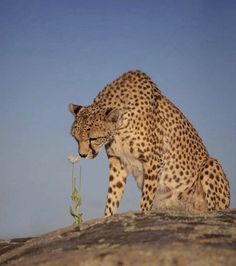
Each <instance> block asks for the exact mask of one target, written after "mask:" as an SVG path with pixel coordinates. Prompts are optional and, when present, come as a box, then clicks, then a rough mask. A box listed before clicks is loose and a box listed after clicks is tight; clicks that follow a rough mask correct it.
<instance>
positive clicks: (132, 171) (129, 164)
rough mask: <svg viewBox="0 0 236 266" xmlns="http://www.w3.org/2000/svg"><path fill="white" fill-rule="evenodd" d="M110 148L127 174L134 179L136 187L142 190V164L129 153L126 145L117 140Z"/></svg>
mask: <svg viewBox="0 0 236 266" xmlns="http://www.w3.org/2000/svg"><path fill="white" fill-rule="evenodd" d="M111 148H112V151H113V153H114V155H115V156H116V157H118V158H119V159H120V161H121V162H122V164H123V165H124V166H125V168H126V170H127V172H128V174H129V175H132V176H133V177H134V178H135V181H136V183H137V185H138V187H139V188H140V189H142V186H143V179H144V170H143V164H142V162H141V161H140V160H138V159H137V158H136V157H135V155H134V154H133V153H131V152H130V147H129V145H128V143H126V142H122V141H121V140H120V139H119V138H118V139H116V142H115V143H114V144H112V146H111Z"/></svg>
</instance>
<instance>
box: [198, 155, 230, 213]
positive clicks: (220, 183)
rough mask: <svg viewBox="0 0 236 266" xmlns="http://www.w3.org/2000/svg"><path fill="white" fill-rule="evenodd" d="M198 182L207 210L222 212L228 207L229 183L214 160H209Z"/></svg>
mask: <svg viewBox="0 0 236 266" xmlns="http://www.w3.org/2000/svg"><path fill="white" fill-rule="evenodd" d="M200 181H201V184H202V188H203V191H204V195H205V198H206V201H207V210H208V211H213V210H223V209H227V208H228V207H229V205H230V192H229V183H228V180H227V178H226V176H225V173H224V171H223V169H222V167H221V165H220V164H219V162H218V161H217V160H216V159H214V158H209V159H208V161H207V162H206V163H205V165H204V167H203V168H202V170H201V173H200Z"/></svg>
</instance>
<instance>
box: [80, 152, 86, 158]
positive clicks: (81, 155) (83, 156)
mask: <svg viewBox="0 0 236 266" xmlns="http://www.w3.org/2000/svg"><path fill="white" fill-rule="evenodd" d="M79 155H80V157H81V158H85V157H87V154H81V153H80V154H79Z"/></svg>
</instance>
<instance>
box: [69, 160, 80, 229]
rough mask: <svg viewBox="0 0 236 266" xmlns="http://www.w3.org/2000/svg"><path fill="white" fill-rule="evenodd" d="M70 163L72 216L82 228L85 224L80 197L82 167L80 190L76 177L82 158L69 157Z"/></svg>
mask: <svg viewBox="0 0 236 266" xmlns="http://www.w3.org/2000/svg"><path fill="white" fill-rule="evenodd" d="M68 161H69V162H70V163H71V165H72V193H71V200H72V206H70V215H71V216H72V217H73V219H74V222H75V224H76V225H77V226H79V227H81V226H82V223H83V219H82V215H83V213H81V212H80V208H81V204H82V200H81V195H80V189H81V179H82V168H81V166H80V175H79V188H77V186H76V176H75V174H74V172H75V163H78V162H79V161H80V157H74V156H69V157H68Z"/></svg>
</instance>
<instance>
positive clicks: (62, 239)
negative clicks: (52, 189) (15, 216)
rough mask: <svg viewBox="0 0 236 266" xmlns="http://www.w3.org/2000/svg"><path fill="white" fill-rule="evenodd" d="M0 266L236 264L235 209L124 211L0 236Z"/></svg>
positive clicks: (190, 265)
mask: <svg viewBox="0 0 236 266" xmlns="http://www.w3.org/2000/svg"><path fill="white" fill-rule="evenodd" d="M0 264H1V265H24V266H28V265H30V266H32V265H45V266H46V265H50V266H56V265H67V266H74V265H84V266H87V265H89V266H93V265H94V266H95V265H102V266H103V265H148V266H152V265H155V266H156V265H161V266H166V265H168V266H169V265H171V266H172V265H173V266H178V265H179V266H185V265H186V266H195V265H196V266H199V265H201V266H208V265H212V266H218V265H220V266H222V265H224V266H227V265H230V266H231V265H232V266H235V265H236V209H232V210H228V211H222V212H217V213H211V214H207V215H204V216H197V215H191V216H190V215H186V214H184V213H180V212H178V213H177V212H171V211H168V212H157V213H154V212H151V213H150V214H148V215H143V214H140V213H137V212H128V213H124V214H119V215H115V216H113V217H111V218H103V219H98V220H92V221H88V222H85V223H84V224H83V228H82V229H80V228H78V227H76V226H70V227H67V228H64V229H59V230H57V231H54V232H51V233H49V234H46V235H43V236H41V237H37V238H32V239H29V238H27V239H12V240H9V241H0Z"/></svg>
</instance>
